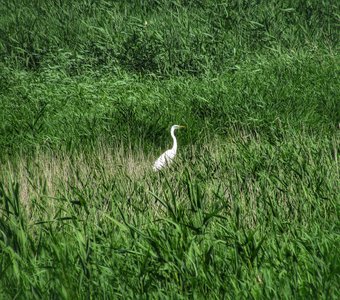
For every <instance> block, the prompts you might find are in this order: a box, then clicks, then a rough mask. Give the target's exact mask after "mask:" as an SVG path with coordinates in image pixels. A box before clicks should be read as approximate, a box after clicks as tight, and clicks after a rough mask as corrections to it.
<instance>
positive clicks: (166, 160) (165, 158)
mask: <svg viewBox="0 0 340 300" xmlns="http://www.w3.org/2000/svg"><path fill="white" fill-rule="evenodd" d="M183 127H184V126H180V125H173V126H172V127H171V130H170V133H171V136H172V139H173V141H174V144H173V146H172V148H171V149H169V150H166V151H165V152H164V153H163V154H162V155H161V156H160V157H158V158H157V160H156V161H155V163H154V165H153V170H154V171H159V170H161V169H163V168H164V167H166V166H167V165H169V164H170V163H171V162H172V161H173V159H174V158H175V156H176V152H177V139H176V137H175V130H176V129H179V128H183Z"/></svg>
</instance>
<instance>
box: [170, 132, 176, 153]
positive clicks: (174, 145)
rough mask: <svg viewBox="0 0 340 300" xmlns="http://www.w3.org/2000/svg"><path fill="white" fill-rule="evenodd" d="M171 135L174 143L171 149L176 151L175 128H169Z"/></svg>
mask: <svg viewBox="0 0 340 300" xmlns="http://www.w3.org/2000/svg"><path fill="white" fill-rule="evenodd" d="M171 136H172V139H173V141H174V144H173V146H172V149H171V150H173V151H175V152H176V151H177V139H176V137H175V129H171Z"/></svg>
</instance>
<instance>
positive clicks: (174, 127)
mask: <svg viewBox="0 0 340 300" xmlns="http://www.w3.org/2000/svg"><path fill="white" fill-rule="evenodd" d="M180 128H185V126H182V125H173V126H172V127H171V129H172V130H175V129H180Z"/></svg>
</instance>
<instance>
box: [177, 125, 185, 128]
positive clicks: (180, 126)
mask: <svg viewBox="0 0 340 300" xmlns="http://www.w3.org/2000/svg"><path fill="white" fill-rule="evenodd" d="M178 127H179V128H186V127H185V126H183V125H179V126H178Z"/></svg>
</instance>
